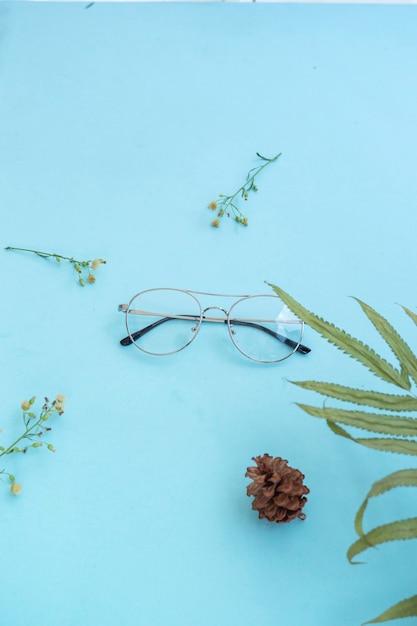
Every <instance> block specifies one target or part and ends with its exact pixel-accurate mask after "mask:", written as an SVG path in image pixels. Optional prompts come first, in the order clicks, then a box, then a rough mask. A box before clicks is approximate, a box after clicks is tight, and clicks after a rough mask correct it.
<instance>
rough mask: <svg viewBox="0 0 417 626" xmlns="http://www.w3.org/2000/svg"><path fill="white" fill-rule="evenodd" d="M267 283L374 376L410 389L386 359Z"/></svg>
mask: <svg viewBox="0 0 417 626" xmlns="http://www.w3.org/2000/svg"><path fill="white" fill-rule="evenodd" d="M267 284H268V285H270V287H272V289H273V290H274V291H275V293H276V294H277V295H278V296H279V297H280V298H281V300H283V302H284V303H285V304H286V305H287V306H288V308H289V309H290V310H291V311H292V312H293V313H294V314H295V315H297V316H298V317H299V318H300V319H301V320H303V321H304V322H305V323H306V324H308V325H309V326H311V328H313V330H315V331H317V332H318V333H319V334H320V335H321V336H322V337H324V338H325V339H327V341H329V342H330V343H332V344H333V345H335V346H336V347H337V348H339V350H342V352H344V353H345V354H347V355H348V356H350V357H352V358H353V359H356V360H357V361H359V362H360V363H361V364H362V365H364V366H365V367H367V368H368V369H369V370H370V371H371V372H372V373H373V374H375V376H378V377H379V378H382V380H385V381H386V382H389V383H392V384H394V385H396V386H397V387H400V388H401V389H407V390H409V389H410V383H409V381H406V380H404V378H403V376H402V375H401V372H399V371H398V370H397V369H395V367H393V366H392V365H391V364H390V363H388V361H386V360H385V359H383V358H382V357H380V356H379V355H378V354H377V353H376V352H375V351H374V350H372V349H371V348H370V347H369V346H367V345H365V344H364V343H362V341H359V340H358V339H355V338H354V337H352V336H351V335H349V334H348V333H346V332H345V331H344V330H341V329H340V328H337V326H335V325H334V324H331V323H330V322H326V321H325V320H324V319H323V318H322V317H318V316H317V315H315V314H314V313H312V312H311V311H309V310H308V309H306V308H305V307H303V306H302V305H301V304H299V303H298V302H297V301H296V300H294V298H292V297H291V296H290V295H289V294H288V293H286V292H285V291H283V290H282V289H280V288H279V287H277V286H276V285H272V284H271V283H267Z"/></svg>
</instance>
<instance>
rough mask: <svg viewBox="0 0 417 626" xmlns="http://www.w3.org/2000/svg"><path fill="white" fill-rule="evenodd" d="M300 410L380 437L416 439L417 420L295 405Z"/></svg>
mask: <svg viewBox="0 0 417 626" xmlns="http://www.w3.org/2000/svg"><path fill="white" fill-rule="evenodd" d="M296 404H297V406H298V407H300V409H302V410H303V411H305V412H306V413H308V414H309V415H312V416H313V417H320V418H322V419H325V420H327V421H330V422H337V423H339V422H340V423H341V424H345V425H346V426H354V427H355V428H361V429H362V430H367V431H370V432H374V433H380V434H381V435H393V436H394V437H417V420H416V419H413V418H412V417H402V416H401V417H398V416H397V415H389V414H387V413H366V412H365V411H348V410H346V409H335V408H333V407H316V406H311V405H309V404H301V403H296Z"/></svg>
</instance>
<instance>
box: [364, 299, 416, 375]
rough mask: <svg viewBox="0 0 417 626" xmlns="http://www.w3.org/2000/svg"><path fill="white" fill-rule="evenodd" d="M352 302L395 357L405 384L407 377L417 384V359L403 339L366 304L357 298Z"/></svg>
mask: <svg viewBox="0 0 417 626" xmlns="http://www.w3.org/2000/svg"><path fill="white" fill-rule="evenodd" d="M354 300H356V302H358V304H359V305H360V307H361V309H362V311H363V312H364V313H365V315H366V316H367V318H368V319H369V321H370V322H371V323H372V324H373V326H374V327H375V329H376V330H377V331H378V333H379V334H380V335H381V337H382V339H383V340H384V341H385V342H386V343H387V344H388V346H389V347H390V348H391V350H392V352H393V353H394V355H395V356H396V357H397V359H398V361H399V363H400V365H401V370H402V372H403V376H404V379H405V382H406V383H407V381H408V376H411V378H412V379H413V381H414V382H415V383H417V359H416V357H415V355H414V353H413V352H412V351H411V350H410V348H409V346H408V345H407V343H406V342H405V341H404V339H403V338H402V337H401V336H400V335H399V334H398V332H397V331H396V330H395V328H394V327H393V326H392V325H391V324H390V323H389V322H388V320H386V319H385V318H384V317H383V316H382V315H381V314H380V313H378V312H377V311H375V309H373V308H372V307H370V306H369V305H368V304H365V302H362V300H359V298H354Z"/></svg>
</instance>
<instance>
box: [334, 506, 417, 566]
mask: <svg viewBox="0 0 417 626" xmlns="http://www.w3.org/2000/svg"><path fill="white" fill-rule="evenodd" d="M404 539H417V517H410V518H408V519H403V520H398V521H396V522H391V523H389V524H383V525H382V526H377V527H376V528H373V529H372V530H370V531H369V533H366V534H365V535H364V536H363V537H360V538H359V539H358V540H357V541H355V543H353V544H352V545H351V546H350V548H349V550H348V551H347V557H348V559H349V561H350V562H351V563H359V561H353V560H352V559H354V558H355V557H356V556H357V555H358V554H361V552H363V551H364V550H366V549H367V548H369V547H370V546H371V547H376V546H378V545H380V544H381V543H387V542H388V541H402V540H404Z"/></svg>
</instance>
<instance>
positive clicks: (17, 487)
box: [10, 483, 22, 496]
mask: <svg viewBox="0 0 417 626" xmlns="http://www.w3.org/2000/svg"><path fill="white" fill-rule="evenodd" d="M10 491H11V492H12V493H13V494H14V495H15V496H18V495H19V493H20V492H21V491H22V485H21V484H20V483H12V485H11V486H10Z"/></svg>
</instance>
